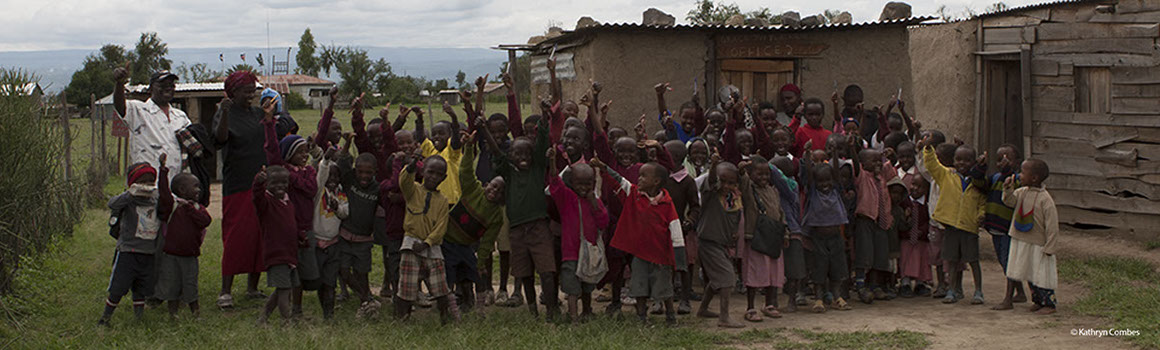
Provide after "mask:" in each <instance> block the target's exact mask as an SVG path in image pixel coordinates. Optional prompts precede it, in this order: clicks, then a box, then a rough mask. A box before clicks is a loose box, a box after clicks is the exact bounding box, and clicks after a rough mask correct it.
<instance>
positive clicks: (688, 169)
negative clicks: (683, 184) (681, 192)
mask: <svg viewBox="0 0 1160 350" xmlns="http://www.w3.org/2000/svg"><path fill="white" fill-rule="evenodd" d="M697 142H700V143H703V144H705V149H706V150H708V151H709V153H710V154H712V153H713V148H712V147H709V142H708V141H705V139H703V138H700V137H694V138H692V139H689V141H688V142H685V148H686V149H692V148H693V144H694V143H697ZM682 165H683V166H684V167H685V174H686V175H693V177H697V176H701V174H703V173H705V172H706V171H708V169H698V168H697V166H696V165H694V164H693V162H692V161H690V160H689V157H688V155H686V156H685V163H684V164H682ZM706 167H707V166H706ZM677 181H680V180H677Z"/></svg>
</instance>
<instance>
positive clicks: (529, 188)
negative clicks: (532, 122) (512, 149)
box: [492, 117, 550, 227]
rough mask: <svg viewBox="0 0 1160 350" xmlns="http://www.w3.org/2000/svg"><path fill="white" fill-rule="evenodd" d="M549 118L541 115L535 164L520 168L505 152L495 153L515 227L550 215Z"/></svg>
mask: <svg viewBox="0 0 1160 350" xmlns="http://www.w3.org/2000/svg"><path fill="white" fill-rule="evenodd" d="M549 141H550V140H548V118H547V117H544V118H540V122H539V123H538V124H537V125H536V144H535V146H534V149H532V165H531V166H530V167H529V168H528V170H519V169H518V168H516V166H515V165H514V164H512V163H511V162H509V161H508V155H507V154H506V153H498V154H496V153H492V155H493V156H494V157H492V165H494V168H495V169H496V173H497V174H499V175H500V176H503V178H504V180H507V203H508V208H507V214H508V222H509V224H510V225H511V226H512V227H516V226H519V225H522V224H526V223H529V222H532V221H536V220H539V219H547V218H548V196H547V195H545V194H544V188H546V187H547V177H546V176H547V173H548V156H547V155H546V153H547V152H548V147H549V146H550V143H549Z"/></svg>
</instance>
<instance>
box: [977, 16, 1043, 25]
mask: <svg viewBox="0 0 1160 350" xmlns="http://www.w3.org/2000/svg"><path fill="white" fill-rule="evenodd" d="M1048 17H1050V15H1048ZM1040 22H1043V19H1041V18H1035V17H1028V16H1022V14H1013V15H1011V16H999V17H991V18H984V19H983V28H1001V27H1025V26H1030V25H1036V24H1039V23H1040Z"/></svg>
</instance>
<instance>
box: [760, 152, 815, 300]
mask: <svg viewBox="0 0 1160 350" xmlns="http://www.w3.org/2000/svg"><path fill="white" fill-rule="evenodd" d="M769 167H770V170H772V171H773V173H772V174H771V175H770V183H771V184H773V187H775V188H777V197H778V200H779V201H780V202H781V203H780V204H781V209H782V211H783V212H784V213H785V224H786V225H785V226H786V229H787V230H788V231H789V232H788V233H789V235H788V236H786V245H785V248H784V249H782V255H783V256H784V260H785V277H786V281H785V294H786V295H788V296H790V298H791V299H790V301H789V302H788V303H786V309H785V311H786V312H797V307H798V306H799V305H801V306H805V305H807V304H808V303H809V301H808V300H806V295H805V291H804V289H806V282H807V280H806V279H807V278H808V277H809V275H808V273H807V269H806V248H805V244H806V241H807V239H808V237H807V235H806V234H805V232H803V230H802V226H801V217H802V216H801V213H802V212H801V208H802V207H801V196H800V194H801V192H800V191H799V190H798V182H797V180H796V179H794V177H793V176H792V175H793V174H797V171H796V168H795V167H796V165H794V163H793V161H791V160H790V159H789V157H782V156H778V157H775V158H773V160H770V161H769ZM786 174H790V176H787V175H786Z"/></svg>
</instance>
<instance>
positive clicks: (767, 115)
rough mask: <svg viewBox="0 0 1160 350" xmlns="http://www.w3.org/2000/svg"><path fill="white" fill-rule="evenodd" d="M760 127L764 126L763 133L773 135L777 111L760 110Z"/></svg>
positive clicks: (776, 124) (769, 109)
mask: <svg viewBox="0 0 1160 350" xmlns="http://www.w3.org/2000/svg"><path fill="white" fill-rule="evenodd" d="M760 115H761V125H762V126H765V132H767V133H773V131H774V130H775V129H777V126H778V122H777V110H775V109H773V108H772V107H770V108H763V109H761V113H760Z"/></svg>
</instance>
